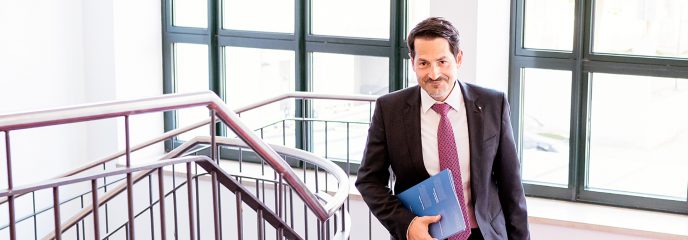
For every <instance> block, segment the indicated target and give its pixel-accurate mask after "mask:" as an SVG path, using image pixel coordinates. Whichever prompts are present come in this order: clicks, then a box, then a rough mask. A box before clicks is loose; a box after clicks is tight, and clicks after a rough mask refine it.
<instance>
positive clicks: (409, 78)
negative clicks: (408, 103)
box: [404, 59, 418, 87]
mask: <svg viewBox="0 0 688 240" xmlns="http://www.w3.org/2000/svg"><path fill="white" fill-rule="evenodd" d="M404 70H406V87H412V86H416V85H418V79H417V78H416V72H414V71H413V64H411V59H404Z"/></svg>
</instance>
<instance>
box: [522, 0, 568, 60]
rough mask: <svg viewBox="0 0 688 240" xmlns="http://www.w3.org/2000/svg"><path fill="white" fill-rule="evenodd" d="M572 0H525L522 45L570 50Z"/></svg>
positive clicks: (525, 46)
mask: <svg viewBox="0 0 688 240" xmlns="http://www.w3.org/2000/svg"><path fill="white" fill-rule="evenodd" d="M574 7H575V1H574V0H526V1H525V13H524V16H525V17H524V18H525V19H524V21H523V22H524V24H523V25H524V29H523V47H524V48H535V49H549V50H560V51H571V50H572V49H573V21H574Z"/></svg>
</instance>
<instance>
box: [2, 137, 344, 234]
mask: <svg viewBox="0 0 688 240" xmlns="http://www.w3.org/2000/svg"><path fill="white" fill-rule="evenodd" d="M215 140H216V143H217V144H218V145H227V146H237V147H248V145H247V144H246V143H245V142H242V141H240V140H239V139H236V138H226V137H216V139H215ZM210 143H211V138H210V137H208V136H203V137H194V138H192V139H191V140H189V141H186V142H184V143H183V144H182V145H180V146H178V147H176V148H175V149H173V150H172V151H170V152H169V153H167V154H165V156H163V157H162V158H161V159H160V160H167V159H176V158H179V157H180V156H181V155H182V154H185V153H186V152H187V151H188V150H190V149H193V148H194V147H195V146H197V145H199V144H210ZM270 146H272V147H273V148H274V149H276V150H277V151H278V152H280V153H282V154H285V155H288V156H292V157H296V158H298V159H299V160H302V161H305V162H308V163H310V164H313V165H315V166H318V167H320V168H323V169H324V170H326V171H327V172H329V173H332V174H333V176H334V177H335V178H337V180H338V182H339V183H340V184H339V189H338V190H337V191H336V193H335V195H334V196H329V195H326V194H322V193H318V195H316V197H317V198H318V199H321V200H324V203H325V206H324V208H325V209H326V211H327V214H328V215H330V216H332V215H334V214H335V213H336V211H337V209H338V208H339V206H341V205H342V203H343V202H344V201H345V200H346V197H347V195H348V192H349V187H350V186H349V184H350V183H349V181H348V175H346V174H345V173H344V170H342V169H341V168H339V167H338V166H337V165H336V164H334V163H332V162H330V161H327V160H325V159H323V158H321V157H319V156H317V155H314V154H312V153H310V152H306V151H303V150H299V149H294V148H289V147H285V146H281V145H272V144H270ZM156 162H161V161H156ZM162 162H166V161H162ZM148 174H150V172H141V173H138V174H136V175H135V176H133V177H132V178H133V180H132V181H133V182H134V183H136V182H138V181H139V180H141V179H143V178H144V177H145V176H146V175H148ZM124 190H126V185H124V184H121V185H119V186H116V187H115V188H114V189H111V190H109V191H108V192H107V193H106V194H105V195H103V196H102V197H100V198H99V199H98V203H99V205H103V204H105V203H107V202H108V201H110V200H112V199H113V198H114V197H116V196H117V195H118V194H120V193H122V192H123V191H124ZM22 194H23V193H22ZM2 196H3V195H0V197H2ZM92 208H93V206H87V207H84V208H83V209H81V210H80V211H79V212H77V213H76V214H74V215H72V217H70V218H69V219H68V220H67V221H66V222H65V223H63V224H61V227H60V228H61V229H63V230H64V229H69V228H70V227H72V226H74V225H76V224H77V223H78V222H80V221H81V220H82V219H84V218H85V217H86V216H88V215H89V214H90V213H91V212H92V211H93V210H92ZM347 216H348V215H347ZM345 223H346V222H345ZM347 233H348V232H347ZM52 236H53V235H48V236H46V237H45V238H44V239H51V237H52ZM345 236H348V235H345Z"/></svg>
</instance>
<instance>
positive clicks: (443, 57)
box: [418, 56, 447, 62]
mask: <svg viewBox="0 0 688 240" xmlns="http://www.w3.org/2000/svg"><path fill="white" fill-rule="evenodd" d="M441 60H447V56H442V57H440V58H437V59H435V61H441ZM418 61H426V62H427V61H429V60H427V59H425V58H421V57H419V58H418Z"/></svg>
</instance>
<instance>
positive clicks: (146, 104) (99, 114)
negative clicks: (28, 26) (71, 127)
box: [0, 92, 349, 240]
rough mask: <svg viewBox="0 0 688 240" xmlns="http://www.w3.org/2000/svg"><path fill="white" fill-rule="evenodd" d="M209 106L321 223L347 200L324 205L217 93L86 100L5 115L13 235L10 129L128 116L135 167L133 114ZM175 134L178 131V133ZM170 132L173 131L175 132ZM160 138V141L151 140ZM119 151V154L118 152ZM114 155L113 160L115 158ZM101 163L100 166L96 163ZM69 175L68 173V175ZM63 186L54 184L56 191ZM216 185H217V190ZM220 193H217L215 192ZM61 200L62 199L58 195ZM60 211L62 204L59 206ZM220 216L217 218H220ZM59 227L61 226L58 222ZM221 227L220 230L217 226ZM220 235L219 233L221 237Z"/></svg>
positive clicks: (343, 184)
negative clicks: (65, 106) (131, 126)
mask: <svg viewBox="0 0 688 240" xmlns="http://www.w3.org/2000/svg"><path fill="white" fill-rule="evenodd" d="M197 106H206V107H207V108H208V109H210V111H211V112H212V113H213V114H212V115H211V116H212V118H211V120H210V121H209V122H208V123H210V122H215V121H216V119H215V117H216V116H217V117H219V120H220V121H222V122H224V123H225V124H226V125H227V127H229V128H230V129H231V130H233V131H234V132H235V133H236V134H237V136H238V137H239V138H241V139H242V140H243V141H244V142H245V143H246V145H247V146H248V147H250V148H252V149H253V150H254V151H255V153H256V154H257V155H258V156H260V157H261V158H263V159H265V160H266V161H267V162H268V163H269V164H270V165H271V166H272V167H273V169H274V170H275V171H276V172H278V173H279V174H280V176H281V178H280V179H284V180H285V181H286V182H287V183H288V184H289V185H290V186H291V187H292V188H293V189H294V191H295V192H296V193H297V195H299V197H301V199H302V200H303V201H304V203H305V205H306V206H307V207H308V208H309V209H310V210H311V211H312V212H313V213H314V214H315V216H316V217H317V218H318V219H320V220H321V221H325V220H326V219H328V218H329V217H331V216H332V215H333V214H334V213H335V211H337V209H338V208H340V207H341V206H342V205H343V204H344V201H345V199H346V196H345V194H336V195H335V196H334V197H333V198H331V201H327V202H328V204H327V205H325V206H323V205H322V204H321V203H320V202H319V199H318V197H316V195H314V194H313V193H312V192H310V191H309V190H308V189H307V188H306V186H305V184H304V183H303V182H301V181H300V180H299V179H298V177H297V176H296V174H295V173H294V171H293V170H292V169H291V167H290V166H289V165H288V164H287V163H286V162H285V161H284V160H283V159H282V158H281V157H280V156H279V155H278V154H277V153H276V152H275V151H274V150H273V149H272V148H270V147H269V146H268V145H267V144H265V143H264V142H262V141H261V140H260V139H259V138H258V137H256V136H255V135H254V134H253V133H252V132H251V130H250V129H248V128H247V127H246V126H245V125H244V124H243V123H241V122H240V121H239V118H238V116H237V115H236V114H235V113H234V112H233V111H231V110H230V109H229V108H228V107H227V106H226V105H225V104H224V102H222V100H221V99H219V98H218V97H217V96H216V95H215V94H214V93H212V92H203V93H190V94H170V95H165V96H161V97H153V98H147V99H141V100H132V101H120V102H109V103H99V104H87V105H82V106H76V107H68V108H61V109H54V110H44V111H38V112H32V113H18V114H10V115H2V116H0V131H3V132H5V145H6V146H5V147H6V155H7V157H6V160H7V165H6V166H7V169H6V170H7V180H8V189H7V191H4V192H2V193H3V195H0V197H5V199H4V200H3V201H6V202H7V203H8V205H9V220H10V221H9V222H10V231H9V232H10V239H12V240H14V239H16V229H15V226H14V223H15V216H14V199H15V198H16V197H17V196H20V195H21V194H23V193H24V192H23V191H22V192H18V191H15V188H14V186H13V182H12V180H13V178H12V165H11V163H12V161H11V147H10V140H11V138H10V132H12V131H14V130H19V129H27V128H36V127H43V126H51V125H59V124H67V123H76V122H84V121H92V120H98V119H105V118H117V117H123V118H124V121H125V144H126V149H125V150H124V152H123V153H124V155H125V156H126V167H127V169H129V168H132V165H131V161H130V159H131V152H132V149H131V144H130V140H129V135H130V133H129V116H131V115H135V114H142V113H150V112H160V111H168V110H177V109H181V108H188V107H197ZM210 126H211V129H212V130H214V128H215V124H210ZM175 133H176V132H175ZM169 135H172V134H171V133H170V134H169ZM210 138H211V146H212V149H213V154H212V157H213V158H214V159H215V160H217V154H216V153H215V149H217V148H216V147H217V143H216V137H215V136H214V134H213V135H211V137H210ZM152 142H155V141H152ZM152 142H147V143H144V144H142V145H146V146H147V145H150V144H153V143H152ZM116 155H117V154H116ZM113 159H114V158H113ZM96 165H97V164H96ZM337 170H338V171H337ZM74 173H75V172H70V173H69V174H74ZM331 173H332V174H334V175H335V176H336V177H337V178H338V179H340V180H341V179H348V178H347V177H346V176H347V175H346V174H345V173H344V172H343V171H341V169H333V172H331ZM126 175H127V178H126V189H127V200H128V201H127V202H128V205H129V208H128V209H129V210H128V217H129V225H130V226H129V228H130V234H129V238H130V239H133V238H134V237H133V236H134V235H133V232H134V225H133V217H134V216H133V209H132V208H131V205H132V201H133V200H132V199H133V196H132V195H133V192H132V190H131V189H132V185H133V180H134V179H133V176H132V172H128V173H126ZM67 178H69V177H67ZM216 178H217V176H216V174H213V183H215V182H216V180H217V179H216ZM348 187H349V184H348V181H340V191H339V192H341V190H342V189H346V190H344V191H343V192H346V193H348ZM57 188H58V187H57V186H56V187H55V192H57V191H56V189H57ZM215 189H216V188H213V191H215ZM215 194H216V193H214V195H215ZM56 198H57V197H56ZM58 210H59V208H58ZM55 216H56V223H59V214H56V215H55ZM215 219H217V217H215ZM56 225H57V224H56ZM215 226H216V229H217V228H219V226H218V223H217V221H216V223H215ZM61 230H62V229H61V228H56V236H59V233H60V232H61ZM216 231H217V230H216ZM216 236H217V235H216Z"/></svg>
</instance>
